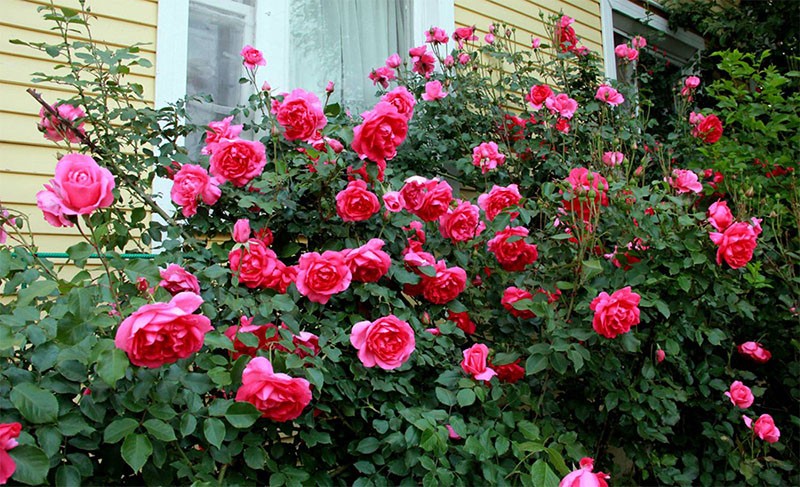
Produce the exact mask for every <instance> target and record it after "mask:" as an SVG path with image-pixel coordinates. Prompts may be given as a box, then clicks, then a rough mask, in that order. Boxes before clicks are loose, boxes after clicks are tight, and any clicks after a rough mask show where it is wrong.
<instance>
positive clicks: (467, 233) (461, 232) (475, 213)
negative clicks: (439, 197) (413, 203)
mask: <svg viewBox="0 0 800 487" xmlns="http://www.w3.org/2000/svg"><path fill="white" fill-rule="evenodd" d="M485 228H486V225H485V224H484V223H483V222H482V221H481V210H480V208H478V207H477V206H475V205H473V204H472V203H470V202H469V201H460V200H459V201H458V202H457V206H456V207H455V208H449V209H448V210H447V213H445V214H444V215H442V216H440V217H439V232H441V234H442V236H443V237H445V238H449V239H451V240H453V241H454V242H467V241H469V240H472V239H473V238H475V237H477V236H478V235H479V234H480V233H481V232H482V231H483V230H484V229H485Z"/></svg>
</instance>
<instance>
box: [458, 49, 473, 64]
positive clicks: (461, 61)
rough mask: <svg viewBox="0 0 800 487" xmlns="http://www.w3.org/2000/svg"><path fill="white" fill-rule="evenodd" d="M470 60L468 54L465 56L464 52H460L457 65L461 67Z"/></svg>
mask: <svg viewBox="0 0 800 487" xmlns="http://www.w3.org/2000/svg"><path fill="white" fill-rule="evenodd" d="M470 59H472V57H471V56H470V55H469V54H467V53H466V52H462V53H461V54H459V55H458V64H460V65H462V66H463V65H465V64H467V63H468V62H469V61H470Z"/></svg>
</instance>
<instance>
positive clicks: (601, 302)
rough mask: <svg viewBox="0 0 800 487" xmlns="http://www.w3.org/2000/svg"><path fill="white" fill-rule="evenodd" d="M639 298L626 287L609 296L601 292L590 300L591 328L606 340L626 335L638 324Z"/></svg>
mask: <svg viewBox="0 0 800 487" xmlns="http://www.w3.org/2000/svg"><path fill="white" fill-rule="evenodd" d="M641 299H642V298H641V296H639V295H638V294H636V293H634V292H631V287H630V286H626V287H624V288H622V289H620V290H619V291H615V292H614V293H613V294H612V295H611V296H609V295H608V294H607V293H605V292H602V293H600V295H599V296H597V297H596V298H594V299H593V300H592V303H591V304H590V305H589V309H591V310H592V311H594V319H593V320H592V327H593V328H594V331H596V332H597V333H599V334H601V335H603V336H604V337H606V338H614V337H616V336H617V335H620V334H622V333H628V332H629V331H630V329H631V327H632V326H636V325H638V324H639V301H641Z"/></svg>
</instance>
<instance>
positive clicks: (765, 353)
mask: <svg viewBox="0 0 800 487" xmlns="http://www.w3.org/2000/svg"><path fill="white" fill-rule="evenodd" d="M736 349H737V350H738V351H739V353H740V354H742V355H744V356H745V357H748V358H750V359H751V360H753V361H754V362H757V363H759V364H765V363H767V362H768V361H769V359H771V358H772V353H770V351H769V350H767V349H765V348H764V347H762V346H761V344H760V343H758V342H744V343H742V344H741V345H739V346H738V347H736Z"/></svg>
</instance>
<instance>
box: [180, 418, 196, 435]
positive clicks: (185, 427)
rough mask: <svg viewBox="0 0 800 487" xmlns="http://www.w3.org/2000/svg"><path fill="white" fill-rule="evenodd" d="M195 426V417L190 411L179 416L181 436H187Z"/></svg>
mask: <svg viewBox="0 0 800 487" xmlns="http://www.w3.org/2000/svg"><path fill="white" fill-rule="evenodd" d="M196 428H197V419H195V417H194V416H192V415H191V414H190V413H186V414H184V415H183V417H182V418H181V424H180V431H181V435H182V436H189V435H191V434H192V433H194V430H195V429H196Z"/></svg>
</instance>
